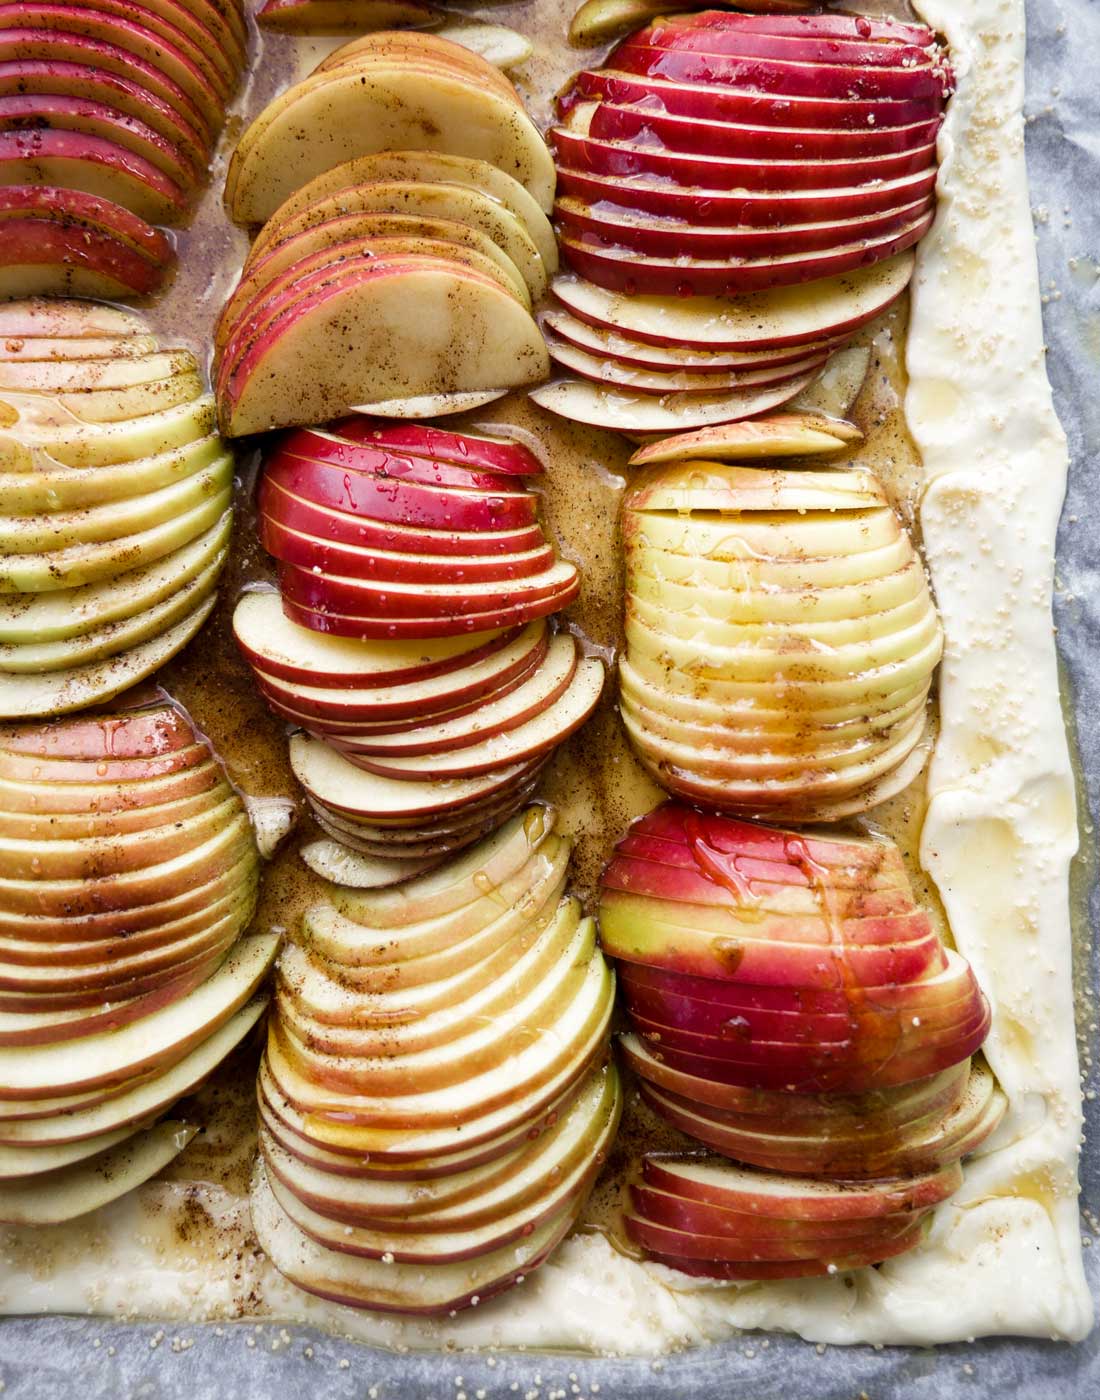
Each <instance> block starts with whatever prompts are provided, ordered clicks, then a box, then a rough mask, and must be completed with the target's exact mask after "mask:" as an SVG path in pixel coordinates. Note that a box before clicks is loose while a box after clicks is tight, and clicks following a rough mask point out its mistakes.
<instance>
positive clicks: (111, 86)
mask: <svg viewBox="0 0 1100 1400" xmlns="http://www.w3.org/2000/svg"><path fill="white" fill-rule="evenodd" d="M26 92H35V93H41V94H43V95H48V96H51V97H64V98H69V99H76V100H79V101H82V102H95V103H101V104H102V105H104V106H107V107H112V108H114V109H115V111H117V112H119V113H121V114H123V115H124V116H127V117H132V118H134V119H136V120H137V121H139V122H141V123H147V124H148V125H149V126H151V127H152V128H153V130H154V131H156V132H157V133H158V134H159V135H160V136H161V137H163V138H164V140H166V141H169V142H171V143H172V145H173V146H175V147H176V149H177V150H178V151H179V153H180V156H181V158H182V159H183V160H185V161H186V162H188V163H189V164H190V165H191V166H192V167H194V169H195V170H196V171H201V170H202V169H203V168H204V166H205V164H206V162H207V161H208V160H209V138H208V135H207V133H206V132H205V131H202V132H200V131H199V130H198V129H197V128H196V127H195V126H193V125H192V124H191V122H190V120H189V119H188V117H187V115H186V113H185V112H184V111H182V110H179V109H177V108H176V107H175V106H173V105H172V104H171V103H169V102H166V101H165V100H164V98H163V97H158V96H157V95H156V93H154V92H152V91H151V90H150V89H149V88H148V87H145V86H143V85H142V83H141V82H140V81H139V80H137V79H136V78H130V77H125V76H122V75H120V74H118V73H111V72H108V71H107V70H106V69H104V68H100V67H96V66H94V65H91V64H88V63H79V62H77V63H71V62H66V61H64V60H60V59H57V60H49V59H23V60H10V59H9V60H7V61H5V62H0V95H3V96H4V97H15V96H19V95H20V94H22V93H26Z"/></svg>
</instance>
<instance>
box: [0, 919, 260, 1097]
mask: <svg viewBox="0 0 1100 1400" xmlns="http://www.w3.org/2000/svg"><path fill="white" fill-rule="evenodd" d="M277 946H278V939H277V938H276V937H275V936H274V935H271V936H257V937H254V938H248V939H244V940H243V941H242V942H240V943H239V944H238V945H237V947H236V948H235V949H234V950H233V951H232V952H231V953H230V955H229V957H228V958H227V959H226V961H225V962H224V963H223V964H222V966H221V968H220V969H219V970H218V971H217V972H216V973H215V974H214V975H213V976H212V977H209V978H208V979H207V980H206V981H205V982H204V983H203V984H202V985H201V986H200V987H199V988H197V989H196V990H195V991H194V992H193V993H192V994H191V995H190V996H189V997H187V998H185V999H184V1000H183V1001H181V1002H176V1003H174V1004H172V1005H171V1006H169V1007H166V1008H165V1009H164V1010H162V1011H158V1012H156V1013H154V1015H152V1016H148V1017H145V1018H143V1019H142V1020H141V1021H136V1022H133V1023H132V1024H131V1025H130V1026H126V1027H124V1028H123V1029H122V1030H119V1031H115V1032H107V1033H101V1034H100V1035H98V1036H89V1037H87V1039H86V1040H85V1041H84V1043H83V1044H80V1043H79V1042H77V1043H76V1045H78V1046H79V1049H78V1050H77V1049H74V1046H73V1045H70V1044H63V1045H58V1046H56V1047H39V1046H35V1047H33V1048H31V1047H26V1048H24V1047H16V1048H12V1047H9V1048H6V1049H3V1050H0V1094H2V1095H3V1097H4V1098H5V1099H23V1098H34V1097H36V1096H38V1095H41V1094H42V1093H43V1092H47V1091H48V1092H50V1093H54V1094H56V1093H75V1092H77V1091H79V1090H82V1089H92V1088H96V1087H97V1086H100V1085H109V1084H115V1083H120V1082H122V1081H124V1080H125V1079H127V1078H129V1077H131V1076H132V1075H135V1074H140V1073H142V1072H143V1071H144V1070H146V1069H148V1068H152V1067H154V1066H156V1065H157V1064H162V1063H166V1062H170V1060H171V1056H172V1055H173V1054H175V1055H176V1056H177V1057H182V1055H184V1054H186V1053H187V1051H188V1050H190V1049H191V1048H192V1047H194V1046H195V1045H197V1044H198V1043H199V1042H200V1041H201V1040H202V1039H205V1037H206V1036H207V1035H209V1034H211V1033H212V1032H213V1031H214V1030H216V1029H217V1027H218V1026H220V1025H222V1024H224V1022H225V1021H226V1020H228V1019H229V1017H230V1016H232V1015H234V1014H235V1012H236V1011H237V1010H239V1008H240V1007H242V1006H243V1005H244V1003H245V1002H246V1001H248V999H249V998H250V997H251V995H252V993H253V992H254V990H255V988H256V987H257V985H258V984H259V982H260V981H261V980H262V978H263V976H264V975H265V973H266V971H267V969H268V967H269V966H270V964H271V962H272V960H273V958H274V956H275V952H276V949H277Z"/></svg>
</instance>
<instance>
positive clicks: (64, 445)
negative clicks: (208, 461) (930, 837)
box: [0, 397, 215, 472]
mask: <svg viewBox="0 0 1100 1400" xmlns="http://www.w3.org/2000/svg"><path fill="white" fill-rule="evenodd" d="M8 402H9V404H10V406H11V407H12V409H13V410H14V412H15V413H16V414H17V415H18V417H17V419H16V421H15V422H14V423H11V424H9V425H8V427H7V428H6V430H5V431H4V432H0V465H2V466H3V468H4V470H5V471H27V472H33V471H37V470H38V468H39V465H40V463H39V461H38V460H37V455H36V454H37V453H40V452H45V453H46V454H48V456H49V457H50V458H51V459H52V460H54V461H55V462H61V463H63V464H64V465H66V466H69V467H74V468H78V469H84V468H89V467H102V466H113V465H118V464H120V463H124V462H135V461H137V460H138V459H139V458H142V457H150V456H154V455H155V454H158V453H162V452H171V451H173V450H174V449H176V448H180V447H184V446H186V445H187V444H188V443H191V442H194V441H195V440H196V439H198V438H205V437H209V436H210V435H211V434H212V433H213V431H214V427H215V412H214V401H213V399H212V398H208V397H203V398H199V399H195V400H193V401H192V402H189V403H184V404H179V405H177V406H176V407H173V408H167V409H163V410H158V411H155V412H153V413H151V414H147V415H145V416H144V417H141V418H136V419H133V420H132V421H130V422H125V421H119V422H114V423H73V422H70V423H68V424H67V425H65V426H58V425H57V424H56V423H55V422H54V421H52V420H51V418H50V416H49V415H45V414H43V413H42V412H41V406H40V405H39V403H38V402H37V400H34V399H30V398H21V399H18V400H14V399H9V400H8Z"/></svg>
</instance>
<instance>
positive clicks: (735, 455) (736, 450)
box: [629, 413, 863, 467]
mask: <svg viewBox="0 0 1100 1400" xmlns="http://www.w3.org/2000/svg"><path fill="white" fill-rule="evenodd" d="M862 440H863V433H862V432H861V431H860V430H859V428H857V427H856V426H855V424H854V423H848V422H846V421H845V420H844V419H842V418H829V417H827V416H825V415H824V414H814V413H797V414H796V413H774V414H771V415H769V417H767V418H763V419H760V420H759V421H757V422H753V423H736V424H728V425H726V426H724V427H720V428H702V429H700V430H699V431H698V432H696V433H684V434H682V435H681V436H679V437H672V438H664V439H662V440H661V441H659V442H654V443H649V444H647V445H646V446H645V447H640V448H639V449H638V451H637V452H635V453H634V455H633V456H632V457H631V459H630V463H629V465H630V466H632V467H644V466H656V465H658V464H661V463H664V462H679V461H696V460H700V459H702V460H706V461H738V462H740V461H745V460H747V459H750V458H757V457H787V456H798V457H801V456H809V455H811V454H816V453H821V452H839V451H841V450H842V449H844V448H847V447H849V446H850V445H851V444H852V443H857V442H861V441H862Z"/></svg>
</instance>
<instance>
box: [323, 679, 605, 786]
mask: <svg viewBox="0 0 1100 1400" xmlns="http://www.w3.org/2000/svg"><path fill="white" fill-rule="evenodd" d="M603 683H604V671H603V663H602V662H601V661H600V660H599V659H598V658H596V657H589V658H586V659H585V660H583V661H581V663H580V664H579V665H578V666H577V669H576V673H575V674H574V676H573V677H572V679H571V681H570V682H569V683H568V685H567V686H566V688H565V690H564V691H563V692H562V693H561V694H560V695H559V697H558V698H557V699H556V700H554V701H553V702H552V703H550V704H549V705H548V706H547V707H546V708H545V709H542V710H539V711H538V712H537V713H536V714H535V715H534V716H533V717H532V718H530V719H528V720H526V721H525V722H524V723H522V724H520V725H518V726H517V727H515V728H510V729H503V730H501V731H500V732H498V733H494V734H493V735H492V737H491V738H483V737H479V738H478V739H477V741H476V742H474V743H472V744H470V745H469V746H463V747H458V748H454V749H446V750H440V751H434V750H433V751H431V752H429V753H426V754H423V755H415V754H414V755H410V756H401V757H398V756H392V757H391V752H392V751H390V750H387V752H386V756H385V757H384V758H383V757H382V756H381V755H379V754H377V753H374V752H371V753H364V752H363V751H362V749H361V748H359V747H355V748H352V746H351V745H350V744H349V745H345V744H338V745H337V747H339V748H340V749H341V750H342V751H343V752H344V753H346V754H347V756H348V757H349V758H350V759H351V760H352V762H353V763H355V765H356V766H357V767H360V768H364V769H366V771H367V772H373V773H378V774H380V775H382V776H383V777H391V778H404V779H407V780H423V779H425V778H426V777H428V776H431V775H433V774H434V775H436V776H438V777H440V778H448V777H451V776H455V777H473V776H475V775H478V774H489V773H494V772H496V771H497V769H498V768H499V767H500V766H501V765H504V764H514V763H523V764H526V763H529V762H532V761H534V760H535V759H536V758H538V757H540V756H541V755H542V754H544V753H546V751H547V750H548V749H551V748H556V747H557V746H558V745H559V744H561V743H564V741H565V740H566V739H567V738H568V737H569V736H570V735H571V734H573V733H575V732H576V731H577V730H578V729H579V728H580V727H581V725H582V724H583V723H584V722H585V720H586V719H587V718H588V717H589V715H590V714H591V713H592V711H593V710H594V709H595V707H596V705H597V703H598V702H599V698H600V694H601V692H602V690H603Z"/></svg>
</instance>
